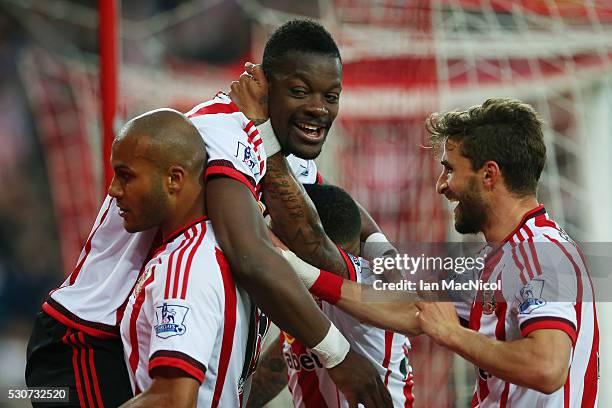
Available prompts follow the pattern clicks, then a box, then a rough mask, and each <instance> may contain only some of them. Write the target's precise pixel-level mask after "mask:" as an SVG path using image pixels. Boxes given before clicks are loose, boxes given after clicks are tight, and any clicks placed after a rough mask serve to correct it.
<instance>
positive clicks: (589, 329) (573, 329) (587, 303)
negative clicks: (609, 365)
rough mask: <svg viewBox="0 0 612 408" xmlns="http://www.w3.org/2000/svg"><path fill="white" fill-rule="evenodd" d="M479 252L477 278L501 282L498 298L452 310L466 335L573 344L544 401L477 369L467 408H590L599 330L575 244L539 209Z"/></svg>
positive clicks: (481, 297)
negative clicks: (535, 335) (556, 336)
mask: <svg viewBox="0 0 612 408" xmlns="http://www.w3.org/2000/svg"><path fill="white" fill-rule="evenodd" d="M485 251H487V252H488V254H487V255H486V263H485V268H484V270H483V271H482V272H479V273H478V274H479V276H478V278H479V279H480V280H481V281H483V282H501V291H499V290H498V291H480V292H478V293H477V294H476V298H475V301H473V302H471V304H470V305H469V306H470V308H469V309H467V308H465V307H458V308H457V311H458V313H459V314H460V317H462V318H463V319H465V320H467V321H469V327H470V328H471V329H472V330H476V331H478V332H480V333H483V334H485V335H486V336H488V337H490V338H494V339H497V340H501V341H513V340H518V339H521V338H524V337H526V336H527V335H528V334H529V333H532V332H533V331H535V330H541V329H557V330H562V331H563V332H565V333H567V335H568V336H569V337H570V338H571V340H572V355H571V361H570V368H569V375H568V378H567V381H566V383H565V385H564V386H563V387H562V388H561V389H559V390H557V391H556V392H554V393H552V394H550V395H546V394H543V393H541V392H538V391H536V390H533V389H529V388H526V387H521V386H518V385H515V384H511V383H509V382H507V381H504V380H501V379H499V378H496V377H494V376H492V375H491V374H489V373H488V372H486V371H484V370H482V369H477V384H476V390H475V393H474V397H473V400H472V406H473V407H510V406H512V407H529V408H531V407H555V408H556V407H594V406H596V404H597V393H598V385H599V375H598V358H599V357H598V356H599V330H598V326H597V314H596V311H595V302H594V291H593V287H592V285H591V279H590V277H589V274H588V270H587V266H586V264H585V261H584V258H583V255H582V252H581V250H580V248H579V247H578V245H576V244H575V243H574V242H573V241H572V239H571V238H570V237H569V236H568V235H567V234H566V233H565V231H563V229H562V228H560V227H559V226H558V225H557V224H556V223H555V222H554V221H552V220H551V219H550V218H549V217H548V215H547V214H546V210H545V209H544V206H543V205H540V206H538V207H536V208H535V209H533V210H531V211H529V212H528V213H527V214H525V216H524V218H523V220H522V221H521V223H520V225H519V226H518V227H517V228H516V229H515V230H514V231H513V232H512V233H511V234H510V235H509V236H508V237H507V239H505V240H504V241H503V242H502V243H500V245H499V246H497V247H495V248H491V247H487V248H486V250H485ZM466 310H469V314H467V313H465V311H466Z"/></svg>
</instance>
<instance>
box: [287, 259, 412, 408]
mask: <svg viewBox="0 0 612 408" xmlns="http://www.w3.org/2000/svg"><path fill="white" fill-rule="evenodd" d="M343 256H344V257H345V261H346V262H347V266H348V267H349V270H350V274H349V275H350V278H351V280H354V281H357V282H361V281H362V276H363V277H365V276H374V275H373V274H371V273H367V272H366V273H363V272H364V271H365V270H366V269H367V268H368V262H367V261H366V260H365V259H363V258H355V257H353V256H352V255H350V254H346V253H344V252H343ZM319 303H320V305H321V309H322V310H323V313H324V314H325V315H326V316H327V317H328V318H329V320H331V322H332V323H333V324H334V326H336V327H337V328H338V330H339V331H340V332H341V333H342V334H343V335H344V337H346V339H347V340H348V342H349V343H350V345H351V349H352V350H354V351H356V352H357V353H359V354H361V355H362V356H364V357H366V358H367V359H368V360H370V362H371V363H372V364H373V365H374V367H376V369H377V370H378V373H379V375H380V377H381V380H382V381H383V382H384V384H385V385H386V386H387V389H388V390H389V392H390V394H391V398H392V399H393V406H394V407H396V408H399V407H412V403H413V401H414V396H413V394H412V386H413V384H414V382H413V377H412V368H411V367H410V365H409V364H408V356H407V353H408V351H409V349H410V342H409V341H408V339H407V338H406V336H403V335H400V334H397V333H392V332H389V331H385V330H381V329H378V328H375V327H372V326H369V325H366V324H362V323H360V322H359V321H358V320H356V319H355V318H353V317H352V316H350V315H348V314H346V313H344V312H343V311H342V310H340V309H338V308H337V307H335V306H333V305H330V304H329V303H327V302H319ZM281 341H282V345H281V346H282V353H283V357H284V359H285V363H286V364H287V372H288V375H289V391H290V392H291V396H292V398H293V404H294V405H295V407H297V408H326V407H329V408H341V407H342V408H344V407H348V402H347V401H346V398H345V397H344V395H343V394H342V392H341V391H340V390H338V388H337V387H336V385H335V383H334V382H333V381H332V379H331V378H330V376H329V374H328V372H327V370H326V369H324V368H323V366H322V364H321V362H320V361H319V360H318V358H317V356H316V355H315V354H314V353H313V352H312V351H311V350H310V349H308V348H307V347H306V346H304V345H303V344H301V343H300V342H299V341H297V340H296V339H295V338H293V337H291V336H290V335H288V334H286V333H282V337H281Z"/></svg>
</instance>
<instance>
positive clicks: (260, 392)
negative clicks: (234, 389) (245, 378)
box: [248, 341, 287, 408]
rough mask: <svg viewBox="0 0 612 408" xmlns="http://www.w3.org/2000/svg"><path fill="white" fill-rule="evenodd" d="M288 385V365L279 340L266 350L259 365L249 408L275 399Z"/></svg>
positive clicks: (260, 405)
mask: <svg viewBox="0 0 612 408" xmlns="http://www.w3.org/2000/svg"><path fill="white" fill-rule="evenodd" d="M286 385H287V366H286V364H285V361H284V360H283V356H282V354H281V348H280V346H279V345H278V341H275V342H274V343H273V344H272V345H271V346H270V348H269V349H268V350H267V351H266V353H265V355H264V357H263V359H262V360H261V361H260V362H259V364H258V365H257V371H256V372H255V378H254V379H253V386H252V390H251V394H250V396H249V403H248V408H259V407H262V406H264V405H265V404H267V403H268V402H270V401H271V400H273V399H274V398H275V397H276V396H277V395H278V394H279V393H280V392H281V391H282V390H283V388H285V386H286Z"/></svg>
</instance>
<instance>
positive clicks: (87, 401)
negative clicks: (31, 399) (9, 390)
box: [25, 311, 133, 408]
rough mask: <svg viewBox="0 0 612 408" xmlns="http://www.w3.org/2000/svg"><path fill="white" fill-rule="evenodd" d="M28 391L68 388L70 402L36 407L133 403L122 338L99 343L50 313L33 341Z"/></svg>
mask: <svg viewBox="0 0 612 408" xmlns="http://www.w3.org/2000/svg"><path fill="white" fill-rule="evenodd" d="M25 378H26V384H27V385H28V387H68V389H69V391H68V395H69V398H70V402H68V403H54V404H53V403H33V404H32V405H33V406H34V407H47V408H48V407H53V406H58V407H79V406H80V407H92V408H101V407H107V408H113V407H117V406H119V405H121V404H122V403H124V402H125V401H127V400H128V399H130V398H132V396H133V393H132V387H131V385H130V379H129V376H128V371H127V367H126V365H125V360H124V357H123V347H122V345H121V339H119V338H113V339H100V338H97V337H93V336H90V335H88V334H86V333H84V332H82V331H79V330H77V329H73V328H70V327H67V326H64V325H63V324H62V323H60V322H58V321H57V320H55V319H54V318H52V317H51V316H49V315H48V314H46V313H45V312H43V311H41V312H39V313H38V315H37V317H36V323H35V324H34V329H33V331H32V335H31V336H30V341H29V342H28V351H27V364H26V372H25Z"/></svg>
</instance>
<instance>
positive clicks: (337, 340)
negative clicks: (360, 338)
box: [311, 324, 351, 369]
mask: <svg viewBox="0 0 612 408" xmlns="http://www.w3.org/2000/svg"><path fill="white" fill-rule="evenodd" d="M350 348H351V347H350V345H349V342H348V341H347V340H346V338H344V336H343V335H342V333H340V331H338V329H337V328H336V326H334V325H333V324H330V326H329V330H328V331H327V334H326V335H325V337H324V338H323V340H321V341H320V342H319V344H317V345H316V346H314V347H312V348H311V350H312V352H313V353H314V354H315V355H316V356H317V357H318V358H319V361H320V362H321V364H322V365H323V367H325V368H327V369H329V368H334V367H335V366H337V365H338V364H340V363H342V362H343V361H344V359H345V358H346V355H347V354H348V352H349V350H350Z"/></svg>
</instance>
